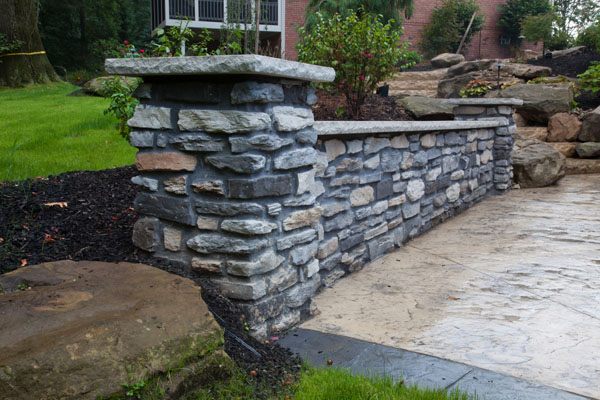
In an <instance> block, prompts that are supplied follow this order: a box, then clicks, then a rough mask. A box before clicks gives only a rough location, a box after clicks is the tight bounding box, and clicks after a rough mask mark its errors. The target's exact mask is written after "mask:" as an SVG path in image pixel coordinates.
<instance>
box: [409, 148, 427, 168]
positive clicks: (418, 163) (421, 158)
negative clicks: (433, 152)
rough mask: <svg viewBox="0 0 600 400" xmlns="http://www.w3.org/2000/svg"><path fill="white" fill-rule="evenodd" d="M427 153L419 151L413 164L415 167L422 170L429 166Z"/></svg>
mask: <svg viewBox="0 0 600 400" xmlns="http://www.w3.org/2000/svg"><path fill="white" fill-rule="evenodd" d="M427 160H428V158H427V152H425V151H419V152H418V153H417V154H415V156H414V160H413V163H412V166H413V167H417V168H421V167H424V166H425V165H427Z"/></svg>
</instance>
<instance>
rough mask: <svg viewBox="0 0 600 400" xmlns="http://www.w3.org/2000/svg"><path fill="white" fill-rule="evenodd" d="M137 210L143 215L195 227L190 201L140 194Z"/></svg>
mask: <svg viewBox="0 0 600 400" xmlns="http://www.w3.org/2000/svg"><path fill="white" fill-rule="evenodd" d="M134 206H135V210H136V212H137V213H138V214H141V215H150V216H153V217H158V218H161V219H166V220H169V221H173V222H180V223H182V224H185V225H194V224H195V222H196V221H195V218H194V215H193V211H192V208H191V205H190V202H189V200H187V199H179V198H175V197H172V196H163V195H158V194H150V193H138V194H137V196H136V198H135V202H134Z"/></svg>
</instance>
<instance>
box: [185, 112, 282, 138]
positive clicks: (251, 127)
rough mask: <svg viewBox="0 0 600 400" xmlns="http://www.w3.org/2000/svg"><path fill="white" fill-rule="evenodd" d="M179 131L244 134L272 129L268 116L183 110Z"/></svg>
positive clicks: (251, 113) (250, 113)
mask: <svg viewBox="0 0 600 400" xmlns="http://www.w3.org/2000/svg"><path fill="white" fill-rule="evenodd" d="M177 125H178V126H179V129H180V130H182V131H205V132H208V133H227V134H231V133H244V132H252V131H260V130H263V129H268V128H270V127H271V118H270V117H269V115H268V114H265V113H260V112H256V113H255V112H247V111H216V110H181V111H179V121H178V122H177Z"/></svg>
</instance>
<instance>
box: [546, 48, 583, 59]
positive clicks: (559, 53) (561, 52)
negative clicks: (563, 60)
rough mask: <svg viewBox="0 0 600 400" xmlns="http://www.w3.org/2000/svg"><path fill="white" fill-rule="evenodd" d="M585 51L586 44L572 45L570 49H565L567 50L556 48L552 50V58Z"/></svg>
mask: <svg viewBox="0 0 600 400" xmlns="http://www.w3.org/2000/svg"><path fill="white" fill-rule="evenodd" d="M584 51H585V46H576V47H571V48H570V49H565V50H554V51H553V52H552V58H559V57H568V56H575V55H577V54H581V53H583V52H584Z"/></svg>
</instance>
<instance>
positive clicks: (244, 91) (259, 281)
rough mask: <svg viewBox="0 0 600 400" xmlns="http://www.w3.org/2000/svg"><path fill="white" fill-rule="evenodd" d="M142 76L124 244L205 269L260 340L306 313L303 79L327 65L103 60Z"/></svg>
mask: <svg viewBox="0 0 600 400" xmlns="http://www.w3.org/2000/svg"><path fill="white" fill-rule="evenodd" d="M107 71H109V72H110V73H116V74H122V75H137V76H143V77H144V81H145V83H144V84H143V85H142V86H141V87H140V88H139V89H138V91H137V92H136V95H137V96H138V97H139V98H140V100H141V105H140V106H139V107H138V108H137V109H136V112H135V115H134V116H133V118H131V120H130V121H129V122H128V124H129V126H131V127H132V128H133V130H132V132H131V144H132V145H133V146H136V147H138V148H139V152H138V154H137V157H136V167H137V169H138V170H139V171H140V175H139V176H137V177H135V178H134V179H133V181H134V183H136V184H138V185H139V186H140V189H141V190H140V192H139V194H138V196H137V198H136V200H135V209H136V212H137V213H138V215H139V216H140V217H139V220H138V221H137V223H136V225H135V227H134V235H133V241H134V244H135V245H136V246H138V247H139V248H141V249H143V250H145V251H149V252H152V253H153V255H154V256H156V257H159V258H163V259H167V260H171V261H174V262H176V263H177V264H178V265H180V266H182V268H183V269H184V270H185V272H187V273H198V274H209V275H211V276H212V280H213V281H214V282H215V283H217V284H218V285H219V287H220V288H221V290H222V292H223V294H224V295H225V296H227V297H228V298H230V299H232V300H233V301H235V302H236V303H237V304H238V305H239V306H240V308H241V309H242V310H243V311H244V313H245V314H246V317H247V318H248V324H249V327H250V330H251V333H252V334H253V335H254V336H256V337H259V338H264V337H266V336H267V335H268V334H270V333H273V332H276V331H278V330H282V329H285V328H288V327H290V326H291V325H293V324H295V323H297V322H298V321H299V320H300V318H301V315H302V314H303V313H304V314H308V313H310V298H311V296H312V295H313V294H314V293H315V291H316V290H317V288H318V287H319V285H320V281H319V274H318V273H317V272H318V271H319V262H318V260H317V259H316V258H315V256H316V253H317V250H318V238H319V231H320V230H321V229H320V224H319V221H320V217H321V214H322V211H323V210H322V208H321V207H319V206H317V205H316V204H315V203H316V198H317V196H319V195H320V194H322V193H323V192H324V188H323V186H322V184H319V183H316V182H315V169H314V166H315V164H316V161H317V151H316V150H315V149H314V148H313V145H314V144H315V143H316V141H317V133H316V131H315V130H314V129H313V128H312V125H313V122H314V119H313V114H312V110H311V107H310V106H311V104H314V102H315V101H316V97H315V95H314V93H313V91H312V89H311V88H310V86H309V83H310V81H331V80H333V77H334V73H333V70H332V69H330V68H324V67H317V66H309V65H306V64H300V63H296V62H291V61H283V60H279V59H271V58H268V57H261V56H213V57H185V58H177V59H174V58H166V59H119V60H107Z"/></svg>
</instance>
